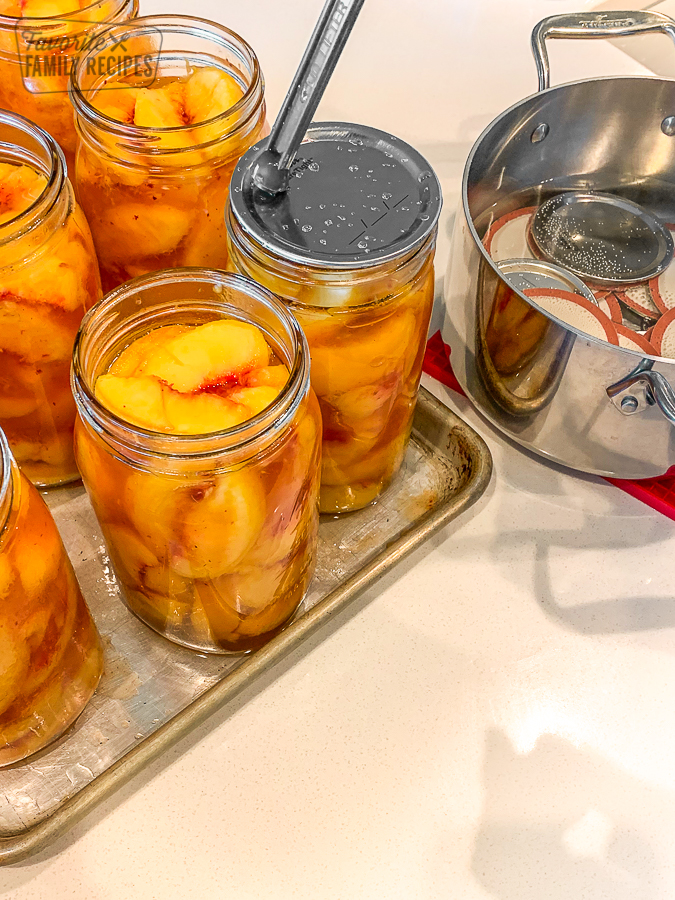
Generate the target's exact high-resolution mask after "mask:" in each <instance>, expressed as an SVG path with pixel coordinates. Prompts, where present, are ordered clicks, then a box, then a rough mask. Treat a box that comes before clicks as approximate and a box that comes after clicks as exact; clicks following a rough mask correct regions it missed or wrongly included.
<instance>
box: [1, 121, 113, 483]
mask: <svg viewBox="0 0 675 900" xmlns="http://www.w3.org/2000/svg"><path fill="white" fill-rule="evenodd" d="M19 176H23V180H22V178H21V177H19ZM17 177H19V180H18V181H17ZM25 179H27V181H26V180H25ZM35 185H37V187H35ZM27 187H30V188H32V189H33V195H34V194H37V197H36V199H35V200H34V201H33V202H32V203H30V198H29V199H28V200H27V201H26V202H28V203H29V205H28V207H27V208H26V209H23V211H22V212H20V213H19V214H18V215H14V217H13V218H9V219H6V220H5V221H3V220H2V219H1V218H0V223H1V224H0V351H2V352H0V427H2V428H3V429H4V431H5V433H6V435H7V438H8V440H9V443H10V445H11V447H12V451H13V453H14V456H15V457H16V460H17V462H18V463H19V465H20V466H21V468H22V469H23V471H24V472H25V474H26V475H27V476H28V477H29V478H30V479H31V480H32V481H33V482H35V483H36V484H38V485H41V486H48V485H56V484H63V483H65V482H68V481H73V480H74V479H76V478H78V477H79V475H78V471H77V466H76V465H75V458H74V456H73V426H74V424H75V403H74V400H73V397H72V393H71V390H70V361H71V357H72V351H73V343H74V341H75V335H76V333H77V329H78V327H79V325H80V321H81V319H82V316H83V315H84V313H85V311H86V310H87V309H88V308H89V307H90V306H92V305H93V304H94V303H95V302H96V301H97V300H98V299H99V298H100V296H101V285H100V281H99V275H98V266H97V263H96V255H95V253H94V247H93V244H92V240H91V235H90V233H89V227H88V225H87V222H86V220H85V218H84V215H83V213H82V210H81V209H80V208H79V207H78V205H77V204H76V202H75V199H74V196H73V189H72V187H71V185H70V182H69V181H68V179H67V178H66V174H65V165H64V161H63V154H62V153H61V150H60V149H59V147H58V145H57V144H56V142H55V141H54V140H53V139H52V138H51V137H50V136H49V135H48V134H46V132H44V131H42V129H40V128H38V127H37V125H34V124H33V123H32V122H28V121H27V120H26V119H24V118H22V117H21V116H16V115H14V114H12V113H7V112H4V111H0V212H1V211H2V205H3V203H11V201H12V196H13V194H15V195H16V198H18V199H17V203H19V206H18V207H17V208H19V209H20V208H21V206H22V203H21V198H22V196H23V191H24V190H25V189H26V188H27ZM10 214H11V213H10Z"/></svg>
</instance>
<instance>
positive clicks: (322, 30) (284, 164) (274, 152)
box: [252, 0, 364, 195]
mask: <svg viewBox="0 0 675 900" xmlns="http://www.w3.org/2000/svg"><path fill="white" fill-rule="evenodd" d="M363 4H364V0H326V5H325V6H324V8H323V11H322V13H321V17H320V18H319V21H318V22H317V24H316V27H315V29H314V32H313V33H312V37H311V38H310V41H309V44H308V45H307V49H306V50H305V55H304V56H303V57H302V61H301V62H300V65H299V67H298V71H297V72H296V73H295V77H294V78H293V83H292V84H291V86H290V88H289V89H288V93H287V94H286V99H285V100H284V102H283V104H282V105H281V109H280V110H279V113H278V115H277V117H276V119H275V121H274V125H273V126H272V131H271V132H270V136H269V138H268V141H267V145H266V147H265V149H264V150H263V151H262V152H261V153H260V155H259V156H258V158H257V159H256V161H255V162H254V164H253V174H252V178H253V182H254V184H255V185H256V186H257V187H258V188H260V189H261V190H263V191H266V192H267V193H268V194H273V195H274V194H279V193H281V192H282V191H285V190H286V188H287V186H288V170H289V168H290V166H291V163H292V162H293V160H294V159H295V154H296V153H297V152H298V147H299V146H300V143H301V142H302V139H303V137H304V136H305V132H306V131H307V128H308V127H309V123H310V122H311V121H312V117H313V116H314V113H315V112H316V108H317V106H318V105H319V101H320V100H321V97H322V96H323V92H324V91H325V90H326V85H327V84H328V82H329V80H330V77H331V75H332V74H333V70H334V69H335V66H336V64H337V61H338V59H339V58H340V54H341V53H342V50H343V49H344V46H345V44H346V43H347V38H348V37H349V35H350V32H351V30H352V28H353V27H354V23H355V22H356V17H357V16H358V14H359V12H360V11H361V7H362V6H363Z"/></svg>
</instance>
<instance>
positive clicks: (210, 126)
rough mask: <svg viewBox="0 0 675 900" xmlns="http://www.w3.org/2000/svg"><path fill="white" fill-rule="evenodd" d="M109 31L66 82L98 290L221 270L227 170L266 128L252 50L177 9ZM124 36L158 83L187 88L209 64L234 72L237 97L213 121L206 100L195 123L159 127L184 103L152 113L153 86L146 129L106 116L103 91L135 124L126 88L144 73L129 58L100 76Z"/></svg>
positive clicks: (224, 250) (224, 252) (78, 178)
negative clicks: (168, 272)
mask: <svg viewBox="0 0 675 900" xmlns="http://www.w3.org/2000/svg"><path fill="white" fill-rule="evenodd" d="M106 38H107V41H108V43H109V46H107V47H104V48H99V47H93V48H92V49H91V50H90V51H89V52H88V53H86V54H85V55H84V56H82V57H81V58H80V60H79V63H78V65H77V66H76V67H75V68H74V70H73V75H72V79H71V97H72V100H73V105H74V107H75V111H76V121H77V127H78V131H79V135H80V138H81V141H80V145H79V149H78V155H77V163H76V185H77V191H78V197H79V198H80V202H81V203H82V206H83V208H84V211H85V213H86V214H87V218H88V220H89V224H90V225H91V230H92V234H93V236H94V242H95V244H96V249H97V252H98V255H99V263H100V266H101V277H102V280H103V288H104V290H105V291H109V290H111V289H112V288H114V287H117V286H118V285H120V284H122V283H123V282H125V281H127V280H129V279H130V278H133V277H136V276H138V275H143V274H146V273H148V272H154V271H157V270H159V269H163V268H175V267H180V266H214V267H219V268H220V267H223V266H224V265H225V264H226V261H227V241H226V236H225V224H224V222H223V210H224V208H225V203H226V199H227V195H228V189H229V183H230V177H231V175H232V170H233V168H234V165H235V163H236V161H237V160H238V159H239V157H240V156H241V155H242V154H243V153H244V152H245V151H246V150H247V149H248V148H249V147H250V146H251V145H252V144H254V143H255V142H256V141H258V140H259V139H260V138H261V137H262V136H263V135H264V134H265V133H266V131H267V125H266V120H265V101H264V83H263V77H262V74H261V71H260V66H259V64H258V60H257V58H256V56H255V54H254V52H253V50H252V49H251V48H250V47H249V46H248V44H247V43H246V42H245V41H243V40H242V39H241V38H240V37H239V36H238V35H236V34H234V33H233V32H231V31H228V30H227V29H226V28H223V27H222V26H220V25H216V24H215V23H213V22H208V21H206V20H203V19H194V18H187V17H183V16H152V17H146V18H139V19H136V20H135V21H134V22H133V25H132V26H131V27H128V26H125V27H119V28H113V29H111V30H110V31H108V32H106ZM123 38H124V39H125V48H126V51H125V52H127V53H128V54H130V55H129V57H128V58H129V59H134V58H145V57H149V56H152V58H153V60H154V62H155V63H156V64H157V78H156V79H155V80H154V81H153V84H155V85H156V86H158V87H160V88H161V87H162V86H165V87H168V86H169V85H171V84H172V83H175V82H178V83H179V84H183V85H184V84H186V83H187V80H188V79H189V78H190V76H192V75H194V73H196V72H199V71H200V70H202V69H204V68H205V67H208V69H209V71H210V72H212V71H214V69H215V70H220V71H221V72H224V73H226V75H228V76H231V78H233V79H234V82H235V83H236V85H238V86H239V89H240V92H241V98H240V99H239V100H238V101H237V102H236V103H235V104H234V105H233V106H232V107H230V108H228V109H227V110H226V112H223V113H219V114H217V115H215V116H211V114H210V113H209V112H208V111H207V110H208V108H209V103H208V101H207V100H203V101H202V102H199V103H197V102H196V103H195V107H194V111H195V115H197V110H200V111H201V112H200V114H199V116H197V119H196V124H178V125H175V124H172V125H171V127H165V126H164V124H161V123H165V122H168V121H171V122H175V121H183V119H184V118H187V112H186V107H185V105H182V106H180V109H178V110H177V111H175V110H174V111H173V112H172V110H171V109H169V111H168V118H167V110H166V107H163V108H161V109H160V108H158V107H157V105H155V106H152V104H150V105H151V109H150V110H149V111H148V106H147V103H148V101H151V100H152V95H153V91H152V89H151V90H148V91H147V93H146V94H145V95H144V101H145V104H146V105H145V106H144V118H143V121H147V122H152V123H153V124H152V125H147V126H146V125H143V126H140V125H135V124H128V122H123V121H118V120H117V119H116V118H111V116H110V115H108V114H106V113H105V112H103V111H102V110H101V109H99V108H97V105H96V104H97V103H98V104H99V105H103V106H104V108H106V109H108V111H109V112H111V107H110V100H109V98H110V96H111V95H113V94H116V95H117V98H116V99H115V100H114V103H115V104H117V107H118V108H119V107H121V108H123V109H125V110H126V111H125V112H124V113H120V112H119V109H118V110H117V111H116V114H117V115H125V116H126V118H127V119H131V121H134V119H135V117H136V115H137V110H136V108H135V104H136V98H135V96H134V94H132V93H130V91H133V90H134V88H135V87H136V86H138V85H142V84H145V81H143V78H144V77H145V76H143V75H141V76H137V75H136V74H132V72H133V71H135V70H133V66H132V64H131V63H129V64H128V65H127V67H126V68H125V67H124V66H123V67H122V68H121V70H119V69H118V71H116V72H115V74H114V75H108V74H100V73H101V72H106V71H107V70H108V67H107V65H103V63H105V62H106V60H105V57H106V55H112V56H113V57H114V58H119V54H117V53H116V52H115V49H114V48H115V43H116V42H119V41H121V40H122V39H123ZM160 45H161V50H159V49H157V48H158V47H159V46H160ZM153 48H154V49H153ZM123 58H126V57H123ZM99 66H100V67H99ZM127 69H128V70H129V71H127ZM92 73H94V74H92ZM206 93H207V94H208V92H206ZM132 97H133V99H130V98H132ZM106 103H107V104H108V105H107V106H105V104H106ZM125 103H126V104H129V103H130V104H131V105H130V106H128V107H125ZM218 108H220V107H218ZM192 109H193V108H192V107H191V110H192ZM202 115H206V116H207V118H206V119H203V120H202V118H201V116H202ZM175 116H177V117H178V118H175ZM181 116H182V118H181ZM163 117H164V118H163Z"/></svg>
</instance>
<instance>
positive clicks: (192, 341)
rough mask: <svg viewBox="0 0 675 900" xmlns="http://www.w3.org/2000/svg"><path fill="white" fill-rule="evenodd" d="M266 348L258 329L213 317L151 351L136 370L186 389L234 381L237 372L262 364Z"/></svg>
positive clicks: (266, 360) (171, 385)
mask: <svg viewBox="0 0 675 900" xmlns="http://www.w3.org/2000/svg"><path fill="white" fill-rule="evenodd" d="M269 356H270V351H269V347H268V346H267V343H266V341H265V338H264V336H263V333H262V331H260V329H259V328H256V326H255V325H251V324H249V323H248V322H240V321H239V320H237V319H217V320H216V321H214V322H207V324H206V325H199V326H197V327H196V328H192V329H190V331H188V332H186V333H185V334H182V335H179V337H177V338H174V339H173V340H170V341H168V342H167V343H166V344H165V345H164V346H163V347H159V348H158V349H157V350H155V351H153V352H152V353H151V354H150V355H149V356H148V359H147V360H146V363H145V365H144V366H143V367H142V368H141V370H140V371H142V372H143V374H145V375H154V376H155V377H156V378H159V379H160V381H163V382H165V383H166V384H168V385H169V387H172V388H174V390H177V391H182V392H183V393H189V392H191V391H195V390H198V389H200V388H204V387H208V386H210V385H218V384H222V385H226V384H227V383H228V382H230V381H236V382H238V376H240V375H242V374H243V373H245V372H248V371H250V370H251V369H254V368H256V367H258V366H266V365H267V364H268V362H269Z"/></svg>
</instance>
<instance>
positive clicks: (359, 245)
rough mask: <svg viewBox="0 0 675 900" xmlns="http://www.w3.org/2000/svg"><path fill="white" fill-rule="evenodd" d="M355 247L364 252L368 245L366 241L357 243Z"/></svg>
mask: <svg viewBox="0 0 675 900" xmlns="http://www.w3.org/2000/svg"><path fill="white" fill-rule="evenodd" d="M356 246H357V247H358V248H359V250H365V249H366V247H367V246H368V244H367V243H366V241H359V242H358V244H357V245H356Z"/></svg>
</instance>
